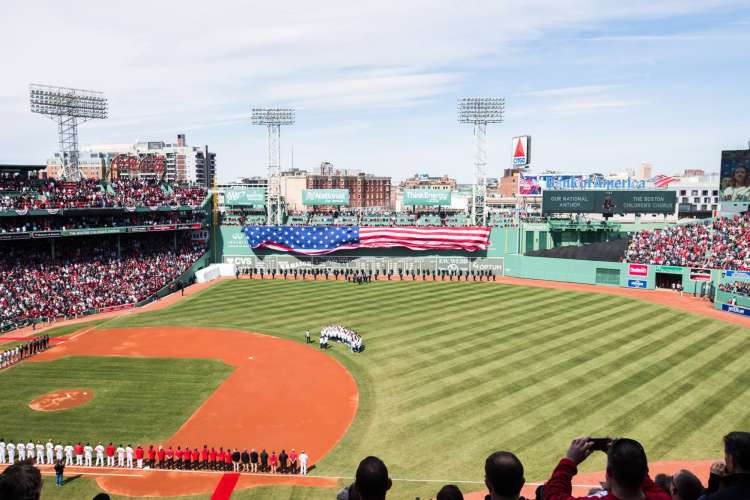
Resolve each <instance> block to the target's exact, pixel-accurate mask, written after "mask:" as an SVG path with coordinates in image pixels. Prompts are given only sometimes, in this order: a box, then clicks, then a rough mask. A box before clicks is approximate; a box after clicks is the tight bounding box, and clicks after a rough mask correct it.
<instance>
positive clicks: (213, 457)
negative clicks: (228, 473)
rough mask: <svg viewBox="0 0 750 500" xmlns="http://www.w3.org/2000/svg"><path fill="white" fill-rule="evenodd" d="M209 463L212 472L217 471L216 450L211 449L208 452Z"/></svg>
mask: <svg viewBox="0 0 750 500" xmlns="http://www.w3.org/2000/svg"><path fill="white" fill-rule="evenodd" d="M208 462H209V467H211V470H216V448H214V447H213V446H212V447H211V451H209V452H208Z"/></svg>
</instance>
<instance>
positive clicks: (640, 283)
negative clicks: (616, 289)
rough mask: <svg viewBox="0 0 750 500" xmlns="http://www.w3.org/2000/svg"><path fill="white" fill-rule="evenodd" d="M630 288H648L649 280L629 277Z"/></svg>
mask: <svg viewBox="0 0 750 500" xmlns="http://www.w3.org/2000/svg"><path fill="white" fill-rule="evenodd" d="M628 288H648V281H646V280H633V279H629V280H628Z"/></svg>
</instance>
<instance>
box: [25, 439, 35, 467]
mask: <svg viewBox="0 0 750 500" xmlns="http://www.w3.org/2000/svg"><path fill="white" fill-rule="evenodd" d="M35 452H36V445H35V444H34V443H32V442H31V441H29V442H28V443H26V458H28V459H29V460H31V461H32V462H33V461H34V457H35V456H36V454H35Z"/></svg>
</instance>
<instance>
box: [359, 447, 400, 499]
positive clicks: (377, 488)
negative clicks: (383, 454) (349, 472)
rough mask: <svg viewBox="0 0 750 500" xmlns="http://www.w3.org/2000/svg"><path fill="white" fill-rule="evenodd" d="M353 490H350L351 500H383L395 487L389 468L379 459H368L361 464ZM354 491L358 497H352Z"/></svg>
mask: <svg viewBox="0 0 750 500" xmlns="http://www.w3.org/2000/svg"><path fill="white" fill-rule="evenodd" d="M352 486H353V488H350V490H349V499H350V500H352V499H353V498H359V499H361V500H383V499H384V498H385V496H386V494H387V493H388V490H390V489H391V486H393V482H392V481H391V478H389V477H388V467H386V466H385V464H384V463H383V461H382V460H380V459H379V458H378V457H372V456H370V457H367V458H365V459H364V460H362V461H361V462H360V463H359V467H357V475H356V476H355V480H354V484H353V485H352ZM352 489H353V490H354V493H355V494H356V495H357V496H356V497H354V496H353V495H352Z"/></svg>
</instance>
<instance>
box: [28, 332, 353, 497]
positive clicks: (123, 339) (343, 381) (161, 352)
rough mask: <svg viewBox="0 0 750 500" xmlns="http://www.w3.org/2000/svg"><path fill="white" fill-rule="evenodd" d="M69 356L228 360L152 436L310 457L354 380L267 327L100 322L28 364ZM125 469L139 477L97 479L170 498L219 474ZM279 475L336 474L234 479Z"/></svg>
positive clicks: (329, 444)
mask: <svg viewBox="0 0 750 500" xmlns="http://www.w3.org/2000/svg"><path fill="white" fill-rule="evenodd" d="M73 355H77V356H137V357H173V358H204V359H219V360H222V361H224V362H225V363H227V364H229V365H231V366H233V367H235V370H234V371H233V372H232V373H231V374H230V375H229V377H227V379H226V380H225V381H224V383H223V384H222V385H221V386H219V388H218V389H217V390H216V391H215V392H214V393H213V394H211V396H209V397H208V399H206V401H205V402H204V403H203V405H202V406H201V407H200V408H199V409H198V410H197V411H196V412H195V413H194V414H193V415H192V416H191V417H190V419H188V421H187V422H185V423H184V424H183V425H182V427H180V429H178V430H177V432H176V433H175V434H174V435H173V436H172V437H170V438H169V439H168V440H167V441H166V442H165V443H159V444H165V445H173V446H175V447H176V446H185V445H190V446H196V447H201V446H202V445H203V444H204V443H208V444H209V446H216V447H219V446H224V447H225V448H226V447H227V446H231V447H232V448H234V447H236V448H239V449H244V448H248V449H250V448H252V447H256V448H257V447H259V446H263V447H265V448H266V449H268V450H269V451H270V450H271V449H275V450H276V451H277V452H279V451H280V450H281V449H282V448H284V449H286V450H287V452H288V451H289V450H290V449H291V448H295V449H296V450H297V452H300V451H301V450H302V449H304V450H306V452H307V454H308V455H309V456H310V462H311V463H315V462H316V461H318V460H320V458H321V457H323V456H324V455H325V454H326V453H327V452H328V451H330V450H331V449H332V448H333V447H334V446H335V445H336V443H337V442H338V441H339V439H340V438H341V437H342V436H343V435H344V434H345V433H346V431H347V429H348V428H349V425H350V424H351V422H352V420H353V419H354V416H355V414H356V412H357V405H358V393H357V384H356V382H355V380H354V378H353V377H352V376H351V374H350V373H349V372H348V371H347V370H346V369H345V368H344V367H343V366H342V365H341V364H340V363H339V362H338V361H336V360H335V359H334V358H333V357H331V356H328V355H326V354H323V353H321V352H319V351H318V350H317V349H314V348H310V347H309V346H306V345H304V344H299V343H296V342H292V341H290V340H284V339H279V338H276V337H270V336H267V335H260V334H255V333H245V332H239V331H235V330H217V329H204V328H166V327H165V328H162V327H154V328H136V329H125V328H122V329H121V328H118V329H109V330H108V329H102V330H95V331H93V332H91V333H89V334H87V335H83V336H80V337H77V338H75V339H73V340H70V341H68V342H65V343H63V344H62V345H60V346H57V347H55V349H52V350H49V351H46V352H44V353H42V354H40V355H38V356H36V357H35V358H33V359H32V360H30V362H43V361H50V360H53V359H58V358H61V357H65V356H73ZM144 444H151V443H144ZM153 444H157V443H153ZM92 472H93V471H92ZM119 472H121V473H125V474H126V475H127V474H128V473H129V471H121V470H120V471H119ZM133 472H134V473H135V472H137V474H138V475H139V476H140V477H123V476H122V475H106V474H102V475H100V476H99V477H98V479H97V480H98V482H99V485H100V486H101V487H102V488H104V489H105V490H107V491H109V492H110V493H114V494H119V495H127V496H177V495H196V494H206V493H210V492H212V491H213V489H214V487H215V486H216V483H217V482H218V481H219V478H220V477H221V475H220V474H216V473H200V472H194V473H184V472H163V471H143V470H138V471H133ZM278 483H295V484H311V485H317V486H334V485H335V484H336V481H335V480H325V479H324V480H321V479H318V480H314V479H313V478H294V477H289V476H267V475H256V476H243V477H242V478H241V479H240V481H239V483H238V485H237V487H238V488H246V487H250V486H259V485H265V484H278Z"/></svg>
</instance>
